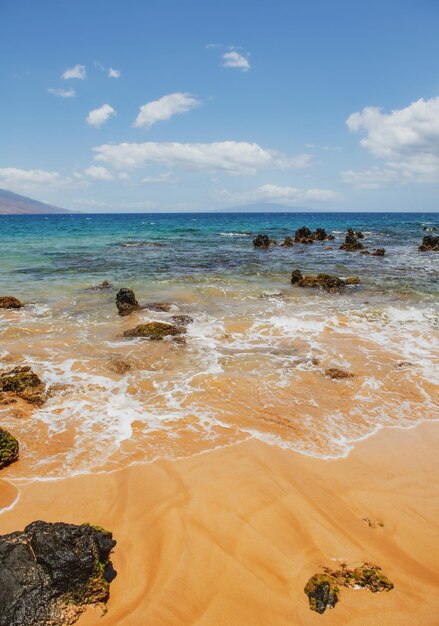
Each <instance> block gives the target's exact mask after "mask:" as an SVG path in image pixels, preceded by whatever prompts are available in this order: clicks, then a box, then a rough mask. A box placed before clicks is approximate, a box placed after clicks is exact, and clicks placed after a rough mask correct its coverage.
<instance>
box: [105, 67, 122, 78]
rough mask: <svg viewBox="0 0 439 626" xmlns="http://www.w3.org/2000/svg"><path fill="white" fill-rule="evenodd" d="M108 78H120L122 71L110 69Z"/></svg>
mask: <svg viewBox="0 0 439 626" xmlns="http://www.w3.org/2000/svg"><path fill="white" fill-rule="evenodd" d="M108 78H120V70H115V69H114V68H112V67H109V68H108Z"/></svg>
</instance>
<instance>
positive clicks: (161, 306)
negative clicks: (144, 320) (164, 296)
mask: <svg viewBox="0 0 439 626" xmlns="http://www.w3.org/2000/svg"><path fill="white" fill-rule="evenodd" d="M172 306H173V305H172V304H171V303H170V302H150V303H149V304H146V305H145V307H144V308H145V309H149V310H150V311H163V312H164V313H168V312H169V311H170V310H171V309H172Z"/></svg>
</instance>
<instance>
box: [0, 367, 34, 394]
mask: <svg viewBox="0 0 439 626" xmlns="http://www.w3.org/2000/svg"><path fill="white" fill-rule="evenodd" d="M41 384H42V382H41V380H40V379H39V378H38V376H37V375H36V374H35V373H34V372H33V371H32V370H31V368H30V367H29V366H25V367H15V368H14V369H13V370H11V371H10V372H4V373H3V374H1V375H0V391H12V392H13V393H21V392H23V391H25V390H26V389H29V388H34V387H38V386H39V385H41Z"/></svg>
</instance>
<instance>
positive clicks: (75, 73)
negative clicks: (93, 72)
mask: <svg viewBox="0 0 439 626" xmlns="http://www.w3.org/2000/svg"><path fill="white" fill-rule="evenodd" d="M85 77H86V71H85V65H75V66H74V67H70V68H68V69H67V70H66V71H65V72H64V74H63V75H62V77H61V78H64V80H69V79H70V78H79V79H80V80H85Z"/></svg>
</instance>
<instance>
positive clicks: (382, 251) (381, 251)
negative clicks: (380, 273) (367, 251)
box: [372, 248, 386, 256]
mask: <svg viewBox="0 0 439 626" xmlns="http://www.w3.org/2000/svg"><path fill="white" fill-rule="evenodd" d="M385 254H386V249H385V248H377V249H376V250H375V252H372V256H384V255H385Z"/></svg>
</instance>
